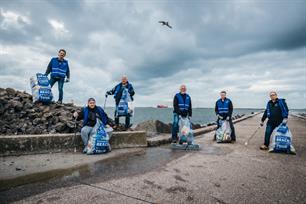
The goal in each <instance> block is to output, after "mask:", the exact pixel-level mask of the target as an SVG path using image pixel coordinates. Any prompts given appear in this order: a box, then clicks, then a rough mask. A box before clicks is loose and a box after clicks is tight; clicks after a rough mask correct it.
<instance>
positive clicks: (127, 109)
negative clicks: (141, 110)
mask: <svg viewBox="0 0 306 204" xmlns="http://www.w3.org/2000/svg"><path fill="white" fill-rule="evenodd" d="M116 114H117V116H119V117H120V116H127V115H130V116H133V114H134V106H133V101H132V99H131V96H130V94H129V91H128V89H127V88H124V89H123V91H122V96H121V99H120V101H119V104H118V106H117V107H116Z"/></svg>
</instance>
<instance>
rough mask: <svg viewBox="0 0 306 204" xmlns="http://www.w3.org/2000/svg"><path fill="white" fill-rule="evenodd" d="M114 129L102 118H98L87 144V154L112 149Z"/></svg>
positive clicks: (100, 152) (105, 151)
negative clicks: (110, 140) (102, 120)
mask: <svg viewBox="0 0 306 204" xmlns="http://www.w3.org/2000/svg"><path fill="white" fill-rule="evenodd" d="M112 132H113V129H112V128H111V127H109V128H106V127H105V126H104V124H103V123H102V122H101V120H99V119H97V122H96V125H95V126H94V128H93V130H92V132H91V133H90V137H89V140H88V143H87V146H86V150H87V151H86V152H87V154H102V153H107V152H110V151H111V146H110V144H109V139H110V137H111V134H112Z"/></svg>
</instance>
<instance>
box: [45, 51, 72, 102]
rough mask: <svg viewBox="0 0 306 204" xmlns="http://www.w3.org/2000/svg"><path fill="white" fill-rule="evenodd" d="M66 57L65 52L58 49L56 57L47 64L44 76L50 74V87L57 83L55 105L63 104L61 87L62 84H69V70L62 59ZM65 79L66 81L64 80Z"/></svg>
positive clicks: (66, 62)
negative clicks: (57, 94)
mask: <svg viewBox="0 0 306 204" xmlns="http://www.w3.org/2000/svg"><path fill="white" fill-rule="evenodd" d="M65 56H66V50H64V49H60V50H59V51H58V57H53V58H52V59H51V61H50V62H49V65H48V67H47V70H46V73H45V75H47V76H48V74H50V73H51V77H50V85H51V87H53V85H54V84H55V83H56V82H57V83H58V93H59V97H58V101H57V103H59V104H61V103H62V102H63V95H64V92H63V87H64V82H69V79H70V70H69V66H68V61H67V60H66V59H64V57H65ZM65 78H66V80H65Z"/></svg>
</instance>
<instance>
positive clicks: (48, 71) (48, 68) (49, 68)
mask: <svg viewBox="0 0 306 204" xmlns="http://www.w3.org/2000/svg"><path fill="white" fill-rule="evenodd" d="M51 69H52V60H50V62H49V64H48V67H47V70H46V72H45V75H46V76H48V74H50V72H51Z"/></svg>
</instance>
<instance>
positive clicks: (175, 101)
mask: <svg viewBox="0 0 306 204" xmlns="http://www.w3.org/2000/svg"><path fill="white" fill-rule="evenodd" d="M173 108H174V112H175V113H177V114H180V108H179V106H178V101H177V97H176V96H174V99H173Z"/></svg>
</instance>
